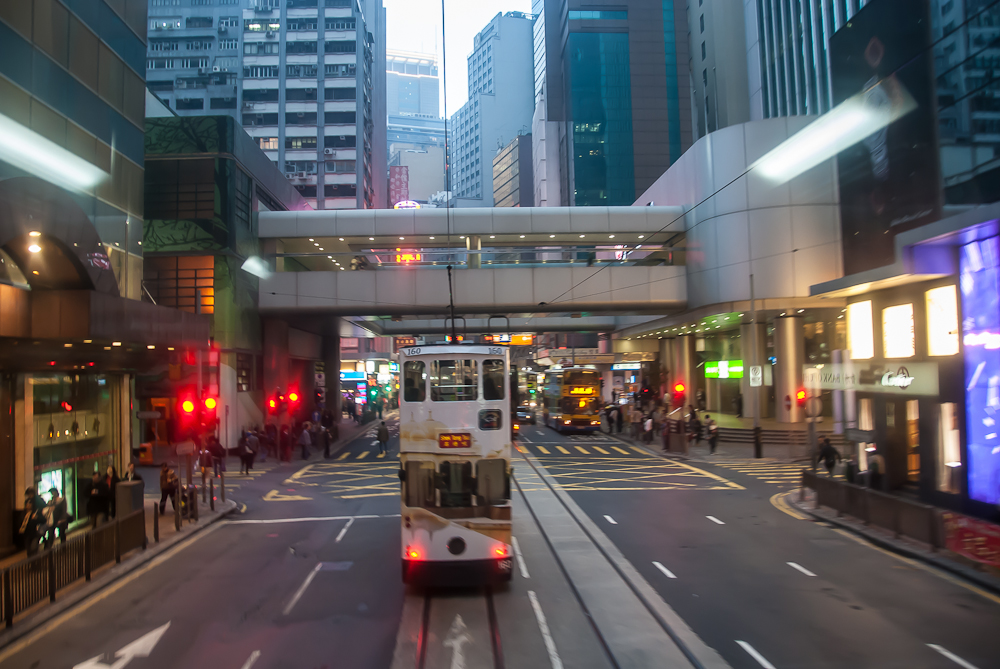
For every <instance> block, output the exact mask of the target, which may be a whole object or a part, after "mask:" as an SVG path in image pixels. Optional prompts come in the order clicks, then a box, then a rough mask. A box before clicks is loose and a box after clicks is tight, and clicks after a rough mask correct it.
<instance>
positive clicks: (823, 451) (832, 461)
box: [819, 437, 843, 477]
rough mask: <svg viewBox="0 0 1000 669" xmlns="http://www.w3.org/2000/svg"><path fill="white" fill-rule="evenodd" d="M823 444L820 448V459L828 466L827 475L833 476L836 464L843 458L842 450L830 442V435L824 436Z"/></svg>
mask: <svg viewBox="0 0 1000 669" xmlns="http://www.w3.org/2000/svg"><path fill="white" fill-rule="evenodd" d="M822 444H823V446H822V448H820V449H819V459H820V461H821V462H822V463H823V465H824V466H825V467H826V475H827V476H831V477H832V476H833V468H834V466H835V465H836V464H837V463H838V462H840V461H841V460H842V459H843V458H841V457H840V451H838V450H837V449H836V448H834V447H833V444H831V443H830V438H829V437H823V442H822Z"/></svg>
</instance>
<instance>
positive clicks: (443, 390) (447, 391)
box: [431, 360, 502, 402]
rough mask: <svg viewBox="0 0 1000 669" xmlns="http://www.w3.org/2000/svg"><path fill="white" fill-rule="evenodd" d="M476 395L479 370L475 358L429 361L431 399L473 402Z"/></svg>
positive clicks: (476, 397)
mask: <svg viewBox="0 0 1000 669" xmlns="http://www.w3.org/2000/svg"><path fill="white" fill-rule="evenodd" d="M501 387H502V386H501ZM478 397H479V371H478V370H477V369H476V361H475V360H435V361H433V362H432V363H431V399H432V400H433V401H435V402H473V401H475V400H476V399H478Z"/></svg>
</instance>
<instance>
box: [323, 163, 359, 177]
mask: <svg viewBox="0 0 1000 669" xmlns="http://www.w3.org/2000/svg"><path fill="white" fill-rule="evenodd" d="M355 164H356V163H355V161H353V160H328V161H326V171H327V172H329V173H331V174H353V173H354V172H355V171H356V169H357V168H356V167H355Z"/></svg>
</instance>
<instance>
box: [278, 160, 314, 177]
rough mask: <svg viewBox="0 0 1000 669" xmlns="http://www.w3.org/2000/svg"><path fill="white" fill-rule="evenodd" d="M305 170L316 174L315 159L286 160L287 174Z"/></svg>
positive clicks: (307, 172)
mask: <svg viewBox="0 0 1000 669" xmlns="http://www.w3.org/2000/svg"><path fill="white" fill-rule="evenodd" d="M296 172H305V173H306V174H316V161H315V160H286V161H285V174H295V173H296Z"/></svg>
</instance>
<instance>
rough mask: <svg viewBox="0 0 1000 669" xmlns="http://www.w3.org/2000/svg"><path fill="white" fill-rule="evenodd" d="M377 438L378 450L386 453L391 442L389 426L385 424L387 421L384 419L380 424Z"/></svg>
mask: <svg viewBox="0 0 1000 669" xmlns="http://www.w3.org/2000/svg"><path fill="white" fill-rule="evenodd" d="M376 438H377V439H378V452H379V453H385V452H386V450H387V446H388V443H389V428H387V427H386V426H385V421H382V424H381V425H379V426H378V435H377V437H376Z"/></svg>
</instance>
